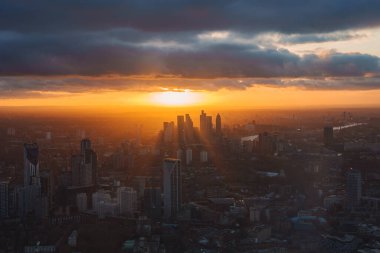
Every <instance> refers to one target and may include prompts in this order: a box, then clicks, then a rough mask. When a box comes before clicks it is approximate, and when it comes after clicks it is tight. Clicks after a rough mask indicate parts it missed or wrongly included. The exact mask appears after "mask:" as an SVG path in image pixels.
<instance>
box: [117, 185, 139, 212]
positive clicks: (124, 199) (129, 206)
mask: <svg viewBox="0 0 380 253" xmlns="http://www.w3.org/2000/svg"><path fill="white" fill-rule="evenodd" d="M117 196H118V203H119V212H120V214H133V213H134V212H136V210H137V192H136V191H135V190H134V189H133V188H131V187H120V188H118V191H117Z"/></svg>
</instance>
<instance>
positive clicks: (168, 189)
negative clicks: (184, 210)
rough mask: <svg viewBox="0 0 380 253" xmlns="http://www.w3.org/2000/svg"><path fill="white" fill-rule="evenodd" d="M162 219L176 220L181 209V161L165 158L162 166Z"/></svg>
mask: <svg viewBox="0 0 380 253" xmlns="http://www.w3.org/2000/svg"><path fill="white" fill-rule="evenodd" d="M163 170H164V171H163V175H164V176H163V186H164V218H166V219H170V218H176V216H177V213H178V211H179V210H180V208H181V198H182V196H181V194H182V183H181V160H179V159H172V158H166V159H164V164H163Z"/></svg>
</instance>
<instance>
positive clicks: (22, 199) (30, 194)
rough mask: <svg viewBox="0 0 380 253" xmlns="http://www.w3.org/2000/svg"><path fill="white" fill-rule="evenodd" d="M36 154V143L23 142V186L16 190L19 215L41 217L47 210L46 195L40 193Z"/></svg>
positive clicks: (44, 215) (37, 151)
mask: <svg viewBox="0 0 380 253" xmlns="http://www.w3.org/2000/svg"><path fill="white" fill-rule="evenodd" d="M38 155H39V148H38V145H37V144H36V143H31V144H29V143H25V144H24V186H23V187H20V188H18V189H17V191H16V192H17V193H16V195H17V200H18V212H19V215H20V216H21V217H25V215H27V214H33V215H34V216H35V217H36V218H43V217H46V215H47V212H48V197H47V196H46V194H45V196H42V194H41V178H40V172H39V158H38Z"/></svg>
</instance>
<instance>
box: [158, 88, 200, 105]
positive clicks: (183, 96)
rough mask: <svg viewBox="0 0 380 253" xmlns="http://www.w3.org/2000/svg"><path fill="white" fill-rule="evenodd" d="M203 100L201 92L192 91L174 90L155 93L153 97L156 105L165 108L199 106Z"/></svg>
mask: <svg viewBox="0 0 380 253" xmlns="http://www.w3.org/2000/svg"><path fill="white" fill-rule="evenodd" d="M201 100H202V96H201V94H199V92H193V91H190V90H172V91H162V92H154V93H152V95H151V101H152V102H153V103H154V104H160V105H165V106H187V105H195V104H198V103H199V102H200V101H201Z"/></svg>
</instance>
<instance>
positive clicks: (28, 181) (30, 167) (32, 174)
mask: <svg viewBox="0 0 380 253" xmlns="http://www.w3.org/2000/svg"><path fill="white" fill-rule="evenodd" d="M38 154H39V151H38V145H37V144H36V143H31V144H28V143H25V144H24V186H27V185H39V184H40V182H39V162H38Z"/></svg>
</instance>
